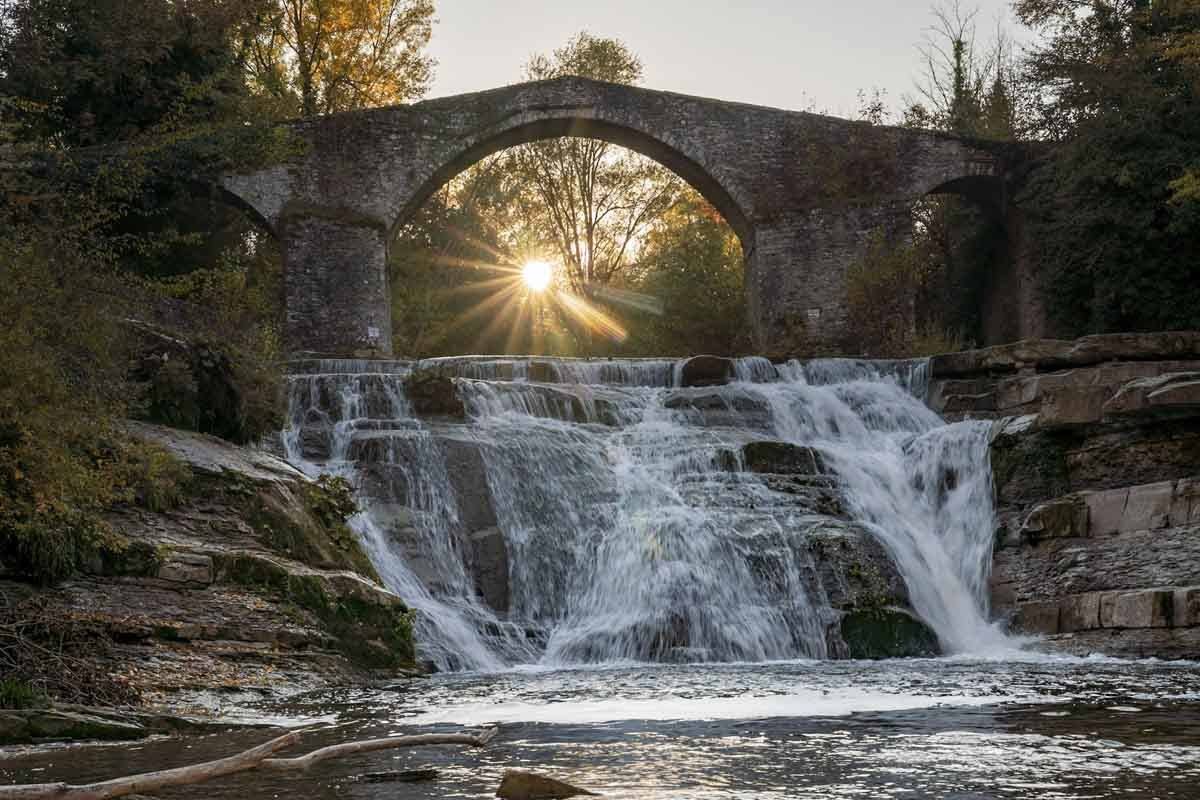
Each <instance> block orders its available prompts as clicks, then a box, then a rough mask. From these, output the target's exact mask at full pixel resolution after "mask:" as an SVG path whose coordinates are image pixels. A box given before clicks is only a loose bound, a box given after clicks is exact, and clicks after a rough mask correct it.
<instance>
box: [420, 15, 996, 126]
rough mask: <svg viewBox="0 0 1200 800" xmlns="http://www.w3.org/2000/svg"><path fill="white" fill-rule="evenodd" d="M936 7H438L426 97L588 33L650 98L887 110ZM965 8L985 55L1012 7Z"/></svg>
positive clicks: (502, 80)
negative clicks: (631, 65) (861, 101)
mask: <svg viewBox="0 0 1200 800" xmlns="http://www.w3.org/2000/svg"><path fill="white" fill-rule="evenodd" d="M932 2H933V0H893V2H864V1H863V0H834V2H818V0H745V1H744V2H741V3H731V2H718V1H717V0H439V2H437V4H436V5H437V17H438V19H439V23H438V24H437V25H436V26H435V28H434V32H433V41H432V43H431V46H430V50H431V53H432V55H433V56H434V57H435V58H437V60H438V62H439V63H438V67H437V73H436V78H435V81H434V85H433V89H432V91H431V92H430V94H429V97H442V96H445V95H451V94H460V93H463V92H473V91H479V90H482V89H492V88H495V87H498V86H503V85H505V84H509V83H514V82H516V81H517V80H519V78H520V74H521V68H522V66H523V65H524V63H525V62H526V61H527V60H528V59H529V57H530V56H531V55H532V54H534V53H538V52H549V51H550V50H553V49H554V48H556V47H560V46H561V45H562V44H563V43H564V42H566V41H567V39H569V38H570V37H571V36H573V35H574V34H575V33H578V32H579V31H580V30H587V31H588V32H589V33H592V34H594V35H597V36H612V37H616V38H618V39H621V40H622V41H624V42H625V43H626V44H627V45H629V46H630V48H631V49H632V50H633V51H634V52H635V53H637V55H638V56H639V57H640V58H641V59H642V62H643V64H644V65H645V78H644V80H643V85H645V86H647V87H649V88H652V89H665V90H669V91H675V92H683V93H685V94H694V95H700V96H704V97H714V98H718V99H722V100H735V101H741V102H746V103H757V104H761V105H767V106H775V107H778V108H787V109H795V110H806V109H810V108H813V109H814V110H818V111H826V110H827V111H829V112H830V113H833V114H837V115H839V116H852V115H853V113H854V111H855V109H856V108H857V105H858V104H857V99H856V94H857V91H858V90H859V89H860V88H861V89H868V90H869V89H871V88H872V87H876V86H877V87H879V88H881V89H886V90H887V92H888V101H889V106H891V107H892V108H893V109H894V108H895V107H896V106H898V105H899V104H900V100H901V97H902V96H903V95H906V94H912V93H913V86H914V81H915V78H916V76H917V74H918V72H919V70H920V57H919V55H918V53H917V46H918V44H920V42H921V39H922V34H923V31H924V30H925V29H926V28H927V27H928V26H929V24H930V23H931V21H932V20H931V15H930V6H931V5H932ZM963 6H964V8H971V7H978V8H979V14H978V17H977V26H978V29H979V36H978V38H979V40H980V45H983V44H984V43H985V42H986V41H987V40H990V39H991V37H992V34H993V32H994V30H995V27H996V23H997V21H998V20H1000V19H1002V18H1003V19H1010V18H1011V17H1010V15H1009V13H1008V7H1009V0H963Z"/></svg>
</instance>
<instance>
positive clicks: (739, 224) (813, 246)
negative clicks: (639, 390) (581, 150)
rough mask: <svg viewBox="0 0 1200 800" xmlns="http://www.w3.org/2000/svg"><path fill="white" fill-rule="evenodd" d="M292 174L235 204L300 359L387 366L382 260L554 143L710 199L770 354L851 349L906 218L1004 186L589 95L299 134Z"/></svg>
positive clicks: (858, 145) (820, 126)
mask: <svg viewBox="0 0 1200 800" xmlns="http://www.w3.org/2000/svg"><path fill="white" fill-rule="evenodd" d="M290 128H291V131H292V133H293V134H294V135H296V136H297V137H298V138H299V139H300V140H301V141H302V142H304V144H305V147H304V148H303V154H302V155H301V156H299V157H297V158H296V159H295V160H293V161H291V162H289V163H286V164H281V165H278V166H275V167H271V168H268V169H264V170H262V171H259V172H255V173H252V174H246V175H231V176H227V177H226V178H225V180H224V185H225V188H226V189H227V190H228V191H230V192H232V193H233V194H234V195H236V196H237V197H238V198H240V199H241V200H242V201H243V202H245V203H246V204H248V205H249V206H251V207H252V208H253V209H254V210H255V211H256V212H257V213H258V214H259V215H260V216H261V217H262V218H263V219H264V220H265V221H266V222H267V224H268V225H269V226H270V227H271V229H272V230H273V231H274V232H275V233H276V235H277V236H278V237H279V239H280V241H281V245H282V250H283V254H284V269H285V285H286V293H287V330H286V339H287V345H288V348H289V350H290V351H291V352H292V353H293V355H323V356H386V355H390V353H391V316H390V314H391V302H390V295H389V290H388V286H387V268H386V267H387V248H388V244H389V242H390V240H391V238H392V236H393V234H394V232H395V230H396V228H397V227H398V226H399V225H400V224H401V223H402V222H403V221H404V220H406V219H407V218H408V217H409V216H410V215H411V214H412V213H413V212H414V211H415V210H416V209H417V208H419V207H420V205H421V204H422V203H423V202H424V201H425V200H426V199H427V198H428V197H429V196H430V195H431V194H432V193H433V192H434V191H436V190H437V189H438V188H439V187H440V186H441V185H443V184H444V183H445V182H446V181H447V180H449V179H450V178H452V177H453V176H454V175H456V174H458V173H459V172H461V171H462V170H463V169H465V168H467V167H469V166H470V165H471V164H473V163H475V162H477V161H479V160H480V159H482V158H484V157H485V156H487V155H489V154H490V153H493V152H495V151H498V150H501V149H504V148H507V147H511V146H513V145H517V144H522V143H526V142H530V141H536V140H539V139H546V138H551V137H557V136H581V137H588V138H598V139H603V140H605V141H609V142H612V143H614V144H618V145H621V146H624V147H628V148H629V149H632V150H635V151H638V152H640V153H643V154H644V155H646V156H648V157H650V158H652V159H654V160H656V161H658V162H659V163H661V164H663V165H664V166H666V167H668V168H669V169H671V170H673V171H674V172H676V173H677V174H678V175H679V176H680V177H682V178H683V179H684V180H686V181H687V182H688V183H690V184H691V185H692V186H693V187H695V188H696V189H697V190H698V191H700V192H701V193H702V194H703V195H704V196H705V197H706V198H707V199H708V201H709V202H711V203H712V204H713V205H714V206H715V207H716V208H717V209H718V210H719V211H720V212H721V213H722V214H723V215H724V216H725V218H726V220H727V221H728V222H729V223H730V226H731V227H732V228H733V229H734V231H735V232H736V233H737V234H738V236H739V237H740V238H741V241H742V247H743V251H744V252H745V255H746V300H747V303H748V306H749V315H748V317H749V319H750V320H751V325H752V326H753V330H752V334H753V337H754V340H755V342H756V344H757V345H758V347H759V349H760V350H761V351H763V352H782V351H784V350H787V351H790V352H793V353H797V352H808V353H829V352H834V351H836V350H838V349H839V348H841V347H844V346H845V344H846V340H847V336H848V331H847V330H846V314H845V309H844V301H845V281H846V271H847V269H848V267H849V265H850V264H852V263H853V262H854V261H855V260H856V259H857V258H859V257H860V256H861V255H862V253H863V252H864V250H865V248H866V247H867V245H868V242H869V241H870V240H871V239H872V236H873V234H874V232H875V231H877V230H879V229H883V230H884V231H885V232H888V233H897V234H899V233H901V232H902V231H903V229H904V228H905V224H906V221H907V219H908V209H909V208H910V207H911V205H912V203H913V202H914V201H915V200H916V199H918V198H920V197H922V196H924V195H925V194H927V193H929V192H931V191H936V190H938V189H939V187H945V186H954V185H955V184H956V183H961V182H962V181H964V180H965V179H971V180H972V183H973V185H977V184H978V183H979V182H980V181H985V182H986V181H987V180H989V179H992V178H993V177H994V176H995V175H996V174H997V172H998V170H997V166H996V162H995V159H993V158H992V156H991V155H990V154H989V153H988V152H986V151H985V150H982V149H980V148H978V147H977V146H975V145H972V144H969V143H967V142H964V141H962V140H959V139H956V138H953V137H946V136H941V135H937V134H933V133H928V132H922V131H910V130H904V129H898V128H888V127H878V126H871V125H867V124H865V123H861V122H852V121H848V120H842V119H837V118H834V117H825V116H821V115H815V114H807V113H800V112H792V111H782V110H778V109H772V108H764V107H760V106H751V105H745V104H739V103H729V102H723V101H719V100H708V99H703V98H696V97H688V96H684V95H678V94H672V93H669V92H658V91H652V90H647V89H640V88H636V87H630V86H623V85H617V84H608V83H601V82H597V81H591V80H585V79H582V78H559V79H555V80H550V81H541V82H536V83H527V84H519V85H516V86H510V87H505V88H501V89H495V90H492V91H488V92H481V93H478V94H469V95H460V96H456V97H448V98H441V99H437V100H430V101H425V102H422V103H417V104H413V105H407V106H393V107H389V108H380V109H372V110H366V111H356V112H348V113H343V114H334V115H330V116H326V117H319V118H313V119H308V120H302V121H299V122H294V123H290Z"/></svg>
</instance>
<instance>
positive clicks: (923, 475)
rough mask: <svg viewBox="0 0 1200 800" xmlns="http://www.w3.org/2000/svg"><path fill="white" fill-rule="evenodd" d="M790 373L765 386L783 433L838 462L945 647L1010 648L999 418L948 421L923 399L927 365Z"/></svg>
mask: <svg viewBox="0 0 1200 800" xmlns="http://www.w3.org/2000/svg"><path fill="white" fill-rule="evenodd" d="M781 373H783V374H784V375H785V376H787V378H788V380H786V381H784V382H782V383H778V384H772V385H767V386H760V387H756V389H755V391H758V392H760V393H762V394H763V395H764V396H765V397H766V398H767V399H768V401H769V402H770V404H771V409H772V419H773V423H774V427H775V433H776V434H777V435H778V436H779V437H780V438H782V439H785V440H787V441H792V442H797V443H801V444H805V445H809V446H814V447H817V448H819V449H820V450H821V452H822V453H824V454H825V455H826V457H827V458H828V459H829V460H830V462H831V464H832V466H833V468H834V471H835V472H836V473H837V475H838V478H839V480H840V482H841V486H842V495H843V497H844V498H845V500H846V502H847V504H848V505H849V507H850V510H851V512H852V515H853V516H854V518H855V519H856V521H858V522H859V523H860V524H863V525H865V526H867V527H868V528H869V529H870V530H871V532H872V533H873V534H874V535H875V536H876V537H877V538H878V539H879V540H880V541H881V542H883V544H884V545H885V546H886V547H887V548H888V551H889V552H890V553H891V555H892V557H893V558H894V559H895V560H896V562H897V565H898V566H899V567H900V571H901V574H902V575H903V576H904V578H905V582H906V584H907V585H908V589H909V592H910V594H911V596H912V601H913V606H914V608H915V609H916V611H917V612H918V613H919V614H920V615H921V617H922V618H923V619H924V620H925V621H926V622H927V623H929V625H930V626H931V627H932V628H933V629H934V630H935V631H936V632H937V634H938V636H939V638H940V639H941V640H942V643H943V645H944V646H945V647H946V648H947V649H949V650H951V651H954V652H978V651H980V650H992V649H1002V648H1003V647H1004V646H1005V642H1006V637H1005V636H1004V635H1003V633H1001V632H1000V631H999V629H998V628H997V627H995V626H994V625H991V624H989V623H988V621H987V591H986V590H987V578H988V573H989V570H990V566H991V548H992V540H993V535H994V531H995V520H994V508H993V501H992V474H991V467H990V462H989V459H988V431H989V429H990V425H989V423H986V422H960V423H956V424H952V425H947V424H945V423H944V422H943V421H942V420H941V419H940V418H939V417H938V416H937V415H936V414H934V413H933V412H932V411H931V410H929V409H928V408H927V407H926V406H925V405H924V403H922V402H920V401H918V400H917V397H918V395H919V396H923V395H924V392H925V386H926V382H927V373H928V368H927V366H926V364H925V362H899V363H898V364H896V363H893V364H888V365H882V366H881V365H878V364H871V363H870V362H855V361H845V360H827V361H816V362H809V363H808V364H799V363H796V362H792V363H791V364H789V365H786V366H785V368H784V369H782V370H781ZM810 381H811V382H810Z"/></svg>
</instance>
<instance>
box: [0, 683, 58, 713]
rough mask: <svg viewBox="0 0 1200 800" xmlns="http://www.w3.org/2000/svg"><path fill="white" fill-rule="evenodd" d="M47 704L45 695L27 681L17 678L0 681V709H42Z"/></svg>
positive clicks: (47, 700)
mask: <svg viewBox="0 0 1200 800" xmlns="http://www.w3.org/2000/svg"><path fill="white" fill-rule="evenodd" d="M49 702H50V701H49V699H48V698H47V697H46V695H45V693H44V692H42V691H41V690H39V689H38V688H37V687H35V686H34V685H33V684H31V683H30V682H29V681H24V680H20V679H19V678H4V679H3V680H0V708H13V709H22V708H44V707H45V706H46V705H48V704H49Z"/></svg>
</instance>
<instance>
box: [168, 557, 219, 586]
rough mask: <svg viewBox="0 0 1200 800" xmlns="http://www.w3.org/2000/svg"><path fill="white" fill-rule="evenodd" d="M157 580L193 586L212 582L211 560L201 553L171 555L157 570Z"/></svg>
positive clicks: (206, 584)
mask: <svg viewBox="0 0 1200 800" xmlns="http://www.w3.org/2000/svg"><path fill="white" fill-rule="evenodd" d="M157 577H158V579H159V580H164V581H170V582H171V583H181V584H188V585H193V586H208V585H209V584H211V583H212V582H213V560H212V557H211V556H206V555H203V554H201V553H172V554H171V555H170V557H169V558H168V559H167V560H166V561H165V562H164V563H163V565H162V566H161V567H159V568H158V576H157Z"/></svg>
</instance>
